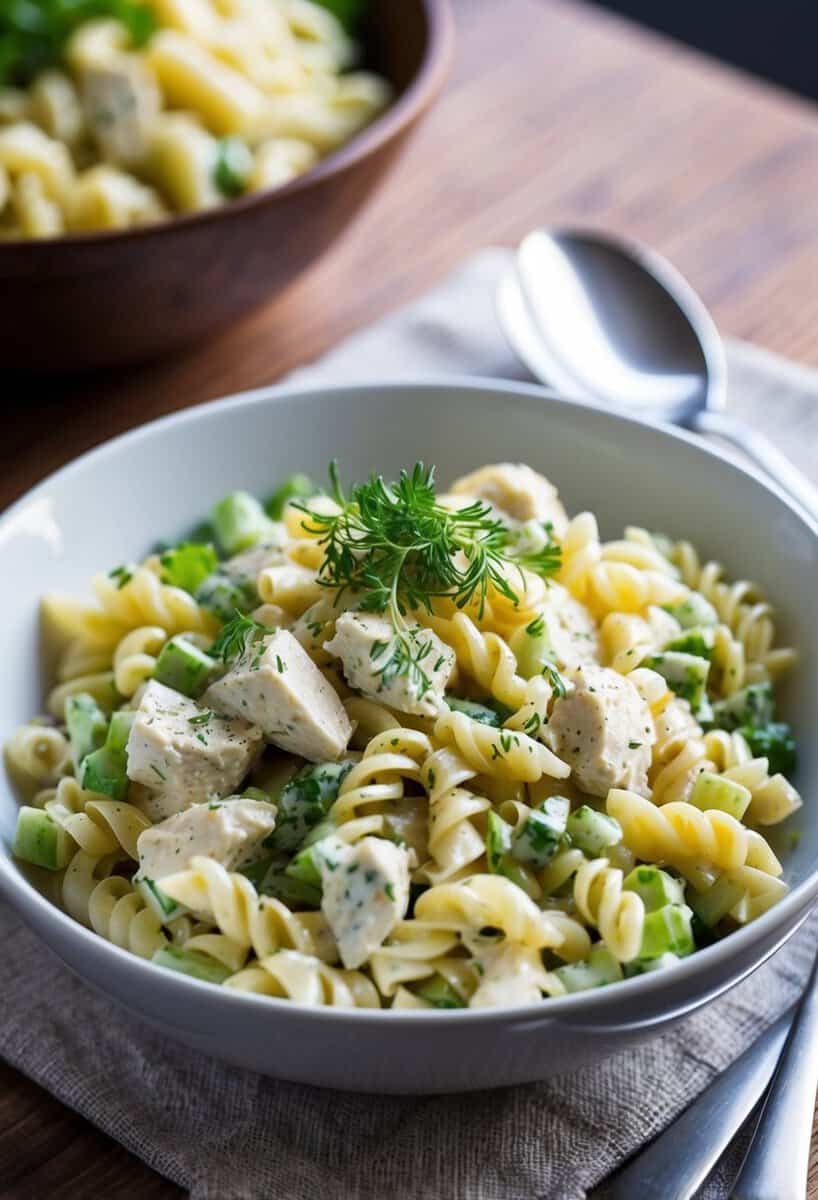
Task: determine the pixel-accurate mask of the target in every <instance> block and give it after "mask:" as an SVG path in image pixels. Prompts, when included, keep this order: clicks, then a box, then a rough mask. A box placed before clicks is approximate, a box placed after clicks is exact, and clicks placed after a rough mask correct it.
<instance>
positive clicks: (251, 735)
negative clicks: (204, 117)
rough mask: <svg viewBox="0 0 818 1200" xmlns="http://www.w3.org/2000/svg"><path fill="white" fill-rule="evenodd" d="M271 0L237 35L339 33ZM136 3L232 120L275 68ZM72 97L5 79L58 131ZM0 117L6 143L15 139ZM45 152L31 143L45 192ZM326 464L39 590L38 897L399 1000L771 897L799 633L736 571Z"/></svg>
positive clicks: (215, 118) (609, 954) (474, 986)
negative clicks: (781, 627)
mask: <svg viewBox="0 0 818 1200" xmlns="http://www.w3.org/2000/svg"><path fill="white" fill-rule="evenodd" d="M299 4H300V0H299V3H298V4H295V5H293V7H292V9H291V8H290V5H289V0H288V5H287V11H288V14H289V15H288V16H287V17H286V20H285V19H284V17H283V16H282V12H281V11H280V9H281V8H282V6H281V5H279V4H278V3H275V4H272V5H271V7H270V12H271V13H278V18H276V17H272V18H271V20H272V22H273V23H272V24H271V25H270V26H269V28H268V29H267V32H266V34H265V36H267V37H269V38H270V39H272V44H274V45H277V44H278V41H277V39H280V38H281V37H284V38H287V37H289V36H291V35H292V30H293V28H294V27H295V26H294V23H295V24H297V25H298V27H299V28H301V29H303V30H304V31H305V32H304V33H302V34H299V35H298V37H299V39H300V40H303V39H305V38H311V37H313V35H314V39H315V41H314V49H315V51H316V58H315V62H316V63H318V64H320V62H321V55H322V54H327V53H332V54H334V53H336V51H337V53H341V49H340V48H339V47H336V48H335V50H332V51H330V50H328V48H327V47H328V45H329V43H327V42H326V41H325V40H324V35H325V33H326V30H327V27H326V26H323V25H321V24H320V18H319V24H318V25H315V26H314V25H312V24H311V21H312V19H313V9H314V6H313V5H312V4H310V3H309V2H308V0H305V3H304V5H303V6H302V7H301V8H300V9H299ZM162 5H163V8H162V11H163V12H164V13H165V14H166V17H167V21H168V23H169V24H172V26H173V30H174V33H175V35H178V36H173V37H171V38H167V37H164V38H161V39H159V40H158V41H157V42H156V44H155V45H154V47H153V48H152V50H151V60H152V61H156V62H158V63H161V68H160V70H159V74H160V76H161V78H163V79H164V78H165V77H166V76H167V78H172V79H173V81H174V82H173V87H174V88H177V89H179V90H178V92H177V93H176V94H178V95H179V96H182V95H185V96H190V97H193V96H198V97H199V99H200V103H201V106H202V107H203V108H204V109H206V110H207V111H208V112H209V113H210V117H209V119H210V120H211V121H212V122H214V123H217V124H218V123H222V125H223V127H225V128H226V127H227V126H228V125H229V124H230V123H235V124H240V123H241V122H243V121H247V120H249V119H250V115H251V113H252V109H253V105H254V104H255V100H254V99H252V98H251V96H252V95H254V93H253V92H252V89H251V92H247V91H241V90H239V91H238V92H237V91H236V90H235V89H233V88H232V82H231V81H232V76H233V75H235V74H238V75H240V76H241V77H242V78H245V79H246V80H249V81H250V83H251V84H252V88H255V89H256V90H258V91H264V90H265V89H266V88H267V87H270V88H273V86H274V85H273V84H272V82H271V77H270V76H269V74H266V72H268V69H269V67H270V61H268V59H267V56H266V54H265V52H264V51H263V50H262V49H261V48H259V54H254V53H253V52H251V47H249V46H248V45H245V44H243V43H239V42H236V43H231V42H229V41H225V40H224V33H225V31H224V28H223V26H222V24H221V17H219V18H218V20H216V19H215V17H214V10H213V8H212V6H211V4H210V3H209V0H202V3H201V4H196V5H192V6H191V5H189V4H187V3H182V2H181V0H162ZM222 11H226V10H224V8H222V9H220V12H222ZM197 14H198V15H197ZM294 14H295V15H294ZM279 18H281V20H279ZM211 19H213V20H216V23H215V25H213V24H212V23H211ZM277 20H278V24H276V21H277ZM282 20H283V21H284V23H283V25H282V24H281V21H282ZM282 30H283V31H284V32H283V33H282ZM288 31H289V32H288ZM310 31H312V32H310ZM80 33H81V34H82V36H81V37H79V38H78V39H77V40H76V42H75V43H74V44H73V46H72V51H71V53H72V56H73V59H72V61H74V60H75V61H77V62H79V61H83V62H93V61H96V60H97V59H98V58H99V57H100V56H101V59H102V60H103V61H104V60H105V58H106V56H110V55H111V54H119V55H126V56H127V55H128V54H129V53H130V51H129V50H128V48H127V47H126V46H123V45H122V44H121V34H120V32H119V31H118V29H117V28H116V26H115V24H114V25H111V24H108V25H106V24H102V25H97V26H95V27H94V28H85V29H81V30H80ZM191 45H194V46H196V47H198V49H195V50H193V51H191ZM208 56H215V57H216V58H217V59H218V62H219V64H220V65H221V66H222V67H223V68H224V72H217V73H216V75H215V76H212V75H211V74H210V72H209V57H208ZM310 61H311V62H312V60H310ZM299 62H300V69H304V70H307V69H310V70H312V69H316V70H323V69H324V68H323V67H320V65H319V66H316V67H315V68H313V67H312V66H310V67H309V68H308V66H307V59H305V58H303V56H302V57H301V58H300V59H299ZM132 68H133V69H134V70H137V69H138V68H137V67H136V66H133V64H132ZM225 72H226V73H225ZM262 79H264V80H266V81H267V82H266V83H262V82H261V81H262ZM214 80H215V82H214ZM275 86H276V87H278V86H280V87H281V88H283V89H285V90H286V89H287V88H289V87H291V86H292V87H294V88H295V89H296V92H297V83H293V82H292V81H291V82H285V80H284V77H283V76H282V77H281V79H280V80H279V83H278V84H277V85H275ZM359 86H361V85H360V84H359V83H355V81H354V80H353V81H352V82H350V84H349V94H348V96H347V98H346V100H345V103H346V104H348V105H349V108H350V112H351V113H354V112H356V111H357V108H356V106H357V105H358V104H359V103H360V104H365V96H364V98H363V99H356V95H357V91H356V89H357V88H358V87H359ZM364 91H365V89H364ZM65 94H66V93H65V87H64V82H63V81H57V80H46V81H40V83H39V85H38V88H37V91H36V97H35V99H32V100H29V99H28V98H27V99H26V105H28V104H29V103H35V100H36V104H35V107H36V108H37V111H38V112H39V113H40V116H39V117H38V120H41V121H42V122H43V123H44V124H47V123H52V124H54V122H56V121H58V119H59V114H58V113H57V112H56V110H55V108H54V105H55V103H56V101H55V97H58V96H59V95H65ZM265 94H266V92H265ZM0 101H2V97H0ZM294 112H295V110H294V109H293V110H292V111H291V112H290V116H289V118H288V120H289V119H292V121H295V116H294V115H293V113H294ZM25 113H26V114H27V115H28V114H29V108H28V107H26V109H25ZM177 116H178V117H179V119H180V121H181V122H182V124H184V122H185V121H187V120H188V118H186V117H184V116H183V115H182V114H173V118H174V119H175V118H176V117H177ZM164 117H165V118H167V119H168V120H170V116H169V115H168V114H164ZM160 119H162V118H161V115H160ZM350 119H352V117H350ZM299 120H301V121H303V122H306V123H307V124H309V122H310V121H313V122H315V121H318V117H317V116H316V114H315V113H302V114H301V116H300V117H299ZM319 124H320V121H319ZM54 128H55V129H56V128H57V125H56V124H54ZM61 129H62V135H61V136H63V137H65V138H68V137H69V136H73V135H72V134H71V132H70V128H69V125H68V124H64V125H63V126H62V127H61ZM203 132H204V131H203V130H201V129H200V130H198V134H199V135H201V134H203ZM1 133H2V130H0V134H1ZM183 134H184V131H181V129H180V130H176V132H174V133H173V137H176V136H177V135H178V136H180V137H182V136H183ZM16 136H17V139H18V140H15V138H12V139H11V142H10V144H11V146H12V148H15V153H16V154H18V155H19V156H20V160H21V161H23V160H25V156H26V155H27V154H34V152H35V151H36V150H37V148H38V147H42V141H41V139H39V138H37V137H34V138H33V140H31V139H26V138H23V139H20V138H19V135H16ZM44 136H45V135H44ZM169 136H170V135H169ZM276 136H278V135H276V134H270V135H269V137H271V138H274V137H276ZM281 136H282V137H284V136H286V137H287V138H293V137H297V136H298V135H296V134H294V133H293V132H292V130H290V131H289V132H288V133H286V134H282V135H281ZM321 136H323V137H327V138H329V137H331V136H332V131H331V129H330V128H329V127H327V128H325V129H324V132H323V134H322V135H321ZM171 140H172V139H171ZM0 145H2V138H0ZM32 147H33V149H32ZM199 152H200V151H199V150H198V149H197V151H196V153H197V154H198V153H199ZM169 153H170V151H169ZM2 161H3V160H2V154H0V165H2ZM64 165H65V163H64V159H63V158H62V156H60V155H57V156H56V157H55V156H53V155H52V157H51V158H47V160H46V161H45V162H44V163H43V164H41V165H40V167H38V168H34V167H33V166H31V171H33V173H34V174H35V175H36V177H37V178H38V180H39V181H40V185H41V189H42V192H43V195H44V196H45V197H47V198H48V199H49V200H50V201H51V202H52V203H55V204H56V203H58V201H57V199H56V196H57V192H58V189H59V187H60V186H62V184H63V183H64V180H65V178H66V177H65V173H64V171H63V167H64ZM206 186H210V185H209V184H206V182H201V187H202V188H203V189H204V188H206ZM331 474H332V473H331ZM332 484H333V496H332V497H331V498H330V497H328V496H325V495H322V494H321V493H319V491H318V489H317V488H316V486H315V485H314V484H312V483H311V482H310V481H309V480H308V479H306V478H305V477H304V476H294V477H292V478H291V479H290V480H287V481H285V482H284V483H283V484H282V485H281V486H280V487H279V488H278V489H277V490H276V492H275V493H274V495H273V496H272V497H271V498H270V499H269V500H268V501H267V502H266V505H262V504H261V503H260V502H259V501H258V500H257V499H255V498H254V497H252V496H251V495H249V494H248V493H247V492H235V493H231V494H230V495H229V496H227V497H224V498H223V499H222V500H221V501H219V503H218V504H217V505H215V507H214V509H213V510H212V512H211V513H210V515H209V527H210V530H211V533H212V537H213V539H214V544H204V543H200V542H197V541H191V542H187V541H182V542H179V543H178V544H176V545H173V546H171V547H169V548H168V549H167V550H166V551H164V552H163V553H162V554H161V555H157V554H153V555H150V556H148V557H146V558H145V559H144V560H143V561H142V562H141V564H140V565H138V566H127V565H126V566H122V567H119V568H116V569H115V570H113V571H111V572H109V573H108V574H107V575H106V574H102V575H98V576H96V577H95V579H94V580H93V581H92V587H93V590H94V593H95V595H96V601H97V602H96V604H95V605H91V604H86V603H84V602H81V601H77V600H74V599H72V598H69V597H63V596H51V597H48V598H47V599H46V600H45V602H44V604H43V616H44V624H45V631H46V634H47V638H48V641H49V643H50V644H51V643H53V645H51V649H52V658H53V660H54V666H53V674H54V681H53V685H52V688H51V690H50V692H49V693H48V695H47V698H46V710H47V711H48V713H49V714H50V715H49V716H48V717H46V718H36V719H35V720H34V721H32V722H30V723H29V724H27V725H23V726H21V727H20V728H19V729H18V730H17V731H16V732H13V733H12V734H11V736H10V737H9V739H8V742H7V744H6V760H7V763H8V765H9V767H10V769H11V771H12V774H13V775H14V776H15V778H16V780H17V782H18V783H19V785H20V787H21V790H22V792H23V794H24V797H25V803H24V804H23V806H22V807H21V809H20V814H19V819H18V825H17V830H16V833H15V842H14V852H15V854H16V855H17V857H18V858H19V859H20V860H21V861H23V862H26V863H28V864H29V865H30V866H31V867H34V868H37V869H38V870H37V871H36V872H34V873H33V875H32V878H35V877H36V879H37V881H38V885H39V886H42V887H43V888H44V889H45V891H46V893H47V894H48V895H49V897H50V898H53V899H54V901H55V903H59V904H61V905H62V906H63V908H64V909H65V910H66V911H67V912H68V913H69V914H70V915H71V916H72V917H73V918H74V919H76V920H77V921H79V922H81V923H83V924H84V925H85V926H87V927H88V928H89V929H91V930H93V931H94V932H96V933H97V934H98V935H99V936H100V937H103V938H105V939H107V940H108V941H110V942H111V943H113V944H114V945H116V946H119V947H121V948H123V949H125V950H128V951H129V952H131V953H133V954H136V955H138V956H141V957H143V958H147V959H151V960H152V961H153V962H154V963H155V964H156V965H157V966H158V967H162V968H164V969H167V970H177V971H181V972H183V973H185V974H188V975H190V976H193V977H195V978H198V979H200V980H203V981H205V982H206V983H209V984H213V985H219V986H224V987H228V988H231V989H233V990H237V991H246V992H251V993H255V994H257V995H260V996H268V997H271V998H274V999H281V1000H289V1001H292V1002H295V1003H301V1004H306V1005H330V1006H339V1007H347V1008H352V1007H364V1008H367V1007H373V1008H374V1007H383V1008H391V1009H395V1010H397V1011H400V1010H403V1009H415V1010H426V1009H428V1010H437V1009H458V1008H465V1007H474V1008H479V1007H485V1006H495V1005H506V1006H522V1005H529V1004H537V1003H541V1002H546V1003H547V1002H548V1000H549V998H551V997H555V996H562V995H565V994H567V993H570V992H572V991H576V990H580V989H583V988H590V987H597V986H602V985H607V984H611V983H614V982H616V981H617V980H619V979H622V978H627V977H630V976H632V975H635V974H639V973H641V972H643V971H645V970H652V969H655V968H657V967H662V968H664V967H665V966H667V965H668V964H672V963H673V962H674V961H676V959H678V958H680V957H682V956H684V955H687V954H690V953H693V952H694V951H695V950H696V949H697V939H699V944H701V942H702V940H704V941H709V940H711V939H712V938H713V937H715V936H724V935H727V934H729V933H730V932H731V930H733V929H735V928H737V927H738V926H741V925H743V924H746V923H747V922H748V921H751V920H754V919H756V918H757V917H759V916H761V915H762V914H763V913H765V912H766V911H767V910H768V909H769V908H770V907H771V906H772V905H773V904H775V903H776V901H777V900H779V899H780V897H781V896H782V895H783V894H784V893H785V891H786V884H785V883H784V882H783V879H782V875H783V871H782V866H781V864H780V863H779V861H778V859H777V857H776V855H775V854H774V852H773V850H772V848H771V846H770V845H769V843H768V842H767V840H766V838H765V837H764V836H763V831H764V830H765V829H766V828H767V827H768V826H771V825H775V824H778V823H779V822H781V821H784V820H786V819H787V818H790V817H792V815H793V814H794V813H796V811H797V809H798V808H799V806H800V804H801V799H800V797H799V795H798V792H797V790H796V788H795V785H794V784H793V783H792V782H790V778H789V776H790V775H791V774H792V772H793V769H794V767H795V741H794V735H793V733H792V730H791V729H790V727H789V726H788V725H787V724H786V723H784V722H782V721H780V720H778V719H777V715H776V712H775V700H774V693H773V680H774V677H775V675H776V674H777V673H778V672H779V670H781V669H783V667H784V666H786V665H788V663H789V662H790V661H791V659H792V654H791V652H789V651H781V650H778V649H776V647H775V642H774V627H773V620H772V610H771V609H770V607H769V605H768V604H767V602H766V601H765V600H763V598H762V597H761V593H760V592H759V591H758V589H757V588H755V587H754V586H753V585H751V584H749V583H741V582H740V583H737V584H730V583H729V582H728V581H727V580H726V579H725V578H724V574H723V572H722V570H721V568H719V567H716V566H715V565H713V564H709V565H707V566H705V567H702V566H701V564H700V562H699V560H698V558H697V556H696V553H695V551H694V550H693V549H692V548H691V547H689V546H688V545H687V544H686V543H676V544H674V543H671V542H668V541H667V540H666V539H664V538H662V537H660V536H659V535H654V534H650V533H648V532H646V531H645V530H642V529H638V528H635V527H631V528H628V529H627V530H626V532H625V537H624V538H623V539H621V540H617V541H608V542H603V541H602V540H601V538H600V535H599V530H598V528H597V524H596V519H595V517H594V516H593V515H592V514H590V513H581V514H580V515H579V516H576V517H574V518H573V519H572V520H569V519H568V517H567V515H566V514H565V513H564V511H563V510H562V507H561V505H560V502H559V499H558V497H557V496H556V492H555V490H554V488H553V487H552V486H551V485H550V484H549V483H548V481H547V480H545V479H544V478H543V477H542V476H539V475H537V473H536V472H534V471H531V470H530V468H524V467H521V466H519V465H514V464H495V465H494V466H489V467H487V468H484V469H483V470H481V471H478V472H476V473H474V474H473V475H471V476H466V477H465V478H464V479H463V480H460V481H458V482H457V483H456V484H455V486H454V487H453V489H452V491H451V493H449V494H446V495H443V496H441V497H439V496H438V495H437V493H436V491H435V488H434V478H433V473H432V472H431V471H429V470H427V469H426V468H424V467H422V466H421V465H417V466H416V467H415V468H414V469H413V470H412V471H411V472H404V473H402V474H401V476H400V477H399V479H398V480H397V481H395V482H394V483H389V484H387V483H385V482H384V480H383V479H381V478H380V477H379V476H373V477H372V478H371V479H370V480H369V481H368V482H367V483H365V484H361V485H358V486H356V487H354V488H352V489H351V490H349V491H347V492H345V491H344V490H343V489H342V488H341V487H340V484H339V482H338V480H337V479H336V478H335V476H334V475H333V476H332ZM302 504H303V506H304V507H303V508H302V507H301V505H302ZM512 510H513V511H512ZM703 928H706V929H707V931H708V932H707V934H706V937H705V938H704V939H702V937H701V931H702V929H703Z"/></svg>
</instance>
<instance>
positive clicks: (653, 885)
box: [622, 866, 685, 912]
mask: <svg viewBox="0 0 818 1200" xmlns="http://www.w3.org/2000/svg"><path fill="white" fill-rule="evenodd" d="M622 886H623V887H624V888H625V890H626V891H628V892H636V894H637V896H640V897H641V899H642V902H643V904H644V905H645V908H646V909H647V911H648V912H655V910H656V909H658V908H664V907H665V905H666V904H684V899H685V890H684V884H683V883H682V882H681V881H680V880H679V879H674V878H673V876H672V875H668V873H667V871H663V870H661V869H660V868H659V867H653V866H641V867H634V868H633V870H632V871H631V872H630V873H629V874H628V875H627V876H626V877H625V882H624V883H623V885H622Z"/></svg>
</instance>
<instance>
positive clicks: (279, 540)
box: [221, 521, 287, 585]
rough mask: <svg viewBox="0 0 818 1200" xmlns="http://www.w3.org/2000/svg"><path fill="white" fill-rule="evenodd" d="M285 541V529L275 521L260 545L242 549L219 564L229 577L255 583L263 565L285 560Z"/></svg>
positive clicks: (268, 565) (267, 565)
mask: <svg viewBox="0 0 818 1200" xmlns="http://www.w3.org/2000/svg"><path fill="white" fill-rule="evenodd" d="M286 541H287V530H286V529H285V528H284V525H283V524H282V523H281V522H280V521H277V522H276V523H275V526H274V529H273V530H271V535H270V537H268V538H265V540H264V542H262V543H261V544H260V545H258V546H253V547H252V548H251V549H250V550H242V552H241V554H234V555H233V557H232V558H228V559H227V561H226V562H223V563H222V564H221V570H222V571H224V573H225V575H229V576H230V578H231V579H236V580H238V581H240V582H249V583H252V584H253V585H255V582H256V580H257V579H258V577H259V573H260V572H261V571H263V569H264V568H265V567H270V566H272V565H273V564H274V563H281V562H284V561H285V558H286V555H285V554H284V545H285V543H286Z"/></svg>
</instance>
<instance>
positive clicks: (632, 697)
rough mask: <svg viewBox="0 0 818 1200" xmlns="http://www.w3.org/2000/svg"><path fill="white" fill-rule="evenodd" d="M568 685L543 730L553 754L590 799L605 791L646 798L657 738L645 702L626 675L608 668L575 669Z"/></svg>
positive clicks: (605, 794) (606, 792) (604, 794)
mask: <svg viewBox="0 0 818 1200" xmlns="http://www.w3.org/2000/svg"><path fill="white" fill-rule="evenodd" d="M573 683H574V686H573V689H572V691H571V692H570V693H569V694H568V695H567V696H565V697H563V698H562V699H560V700H557V702H556V703H555V705H554V711H553V713H552V714H551V720H550V722H549V725H548V728H549V736H550V741H551V745H552V748H553V750H554V751H555V753H556V754H558V755H559V757H560V758H561V759H563V760H564V761H565V762H567V763H569V764H570V765H571V769H572V771H573V776H574V779H575V780H576V782H577V784H578V785H579V786H580V787H581V788H582V789H583V791H586V792H588V793H590V795H592V796H601V797H604V796H607V794H608V791H609V789H610V788H627V789H629V790H630V791H634V792H638V793H639V795H641V796H647V795H649V794H650V792H649V788H648V767H649V766H650V758H651V746H652V745H653V743H654V741H655V740H656V734H655V732H654V728H653V718H652V717H651V714H650V710H649V708H648V706H647V704H646V703H645V701H644V700H643V699H642V697H641V696H640V695H639V693H638V692H637V690H636V688H635V687H634V685H633V684H632V683H631V682H630V680H629V679H628V678H627V677H626V676H624V675H619V674H617V672H616V671H612V670H610V669H609V668H608V667H595V666H584V667H580V668H579V669H578V670H577V671H576V672H575V674H574V676H573Z"/></svg>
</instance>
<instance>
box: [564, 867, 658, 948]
mask: <svg viewBox="0 0 818 1200" xmlns="http://www.w3.org/2000/svg"><path fill="white" fill-rule="evenodd" d="M574 900H575V901H576V905H577V909H578V910H579V912H580V914H581V916H582V917H583V918H584V920H586V921H588V922H589V924H591V925H596V927H597V929H598V930H599V932H600V934H601V935H602V940H603V941H604V942H605V945H606V946H607V947H608V949H609V950H610V951H611V953H612V954H613V955H614V957H615V958H617V959H618V960H619V962H631V961H632V960H633V959H634V958H636V956H637V954H638V953H639V948H640V946H641V944H642V930H643V928H644V924H645V906H644V904H643V903H642V900H641V897H639V896H637V895H636V893H635V892H626V891H623V888H622V872H621V871H620V870H618V869H617V868H616V867H612V866H611V865H610V863H609V862H608V860H607V859H605V858H595V859H592V860H591V861H590V862H583V863H582V865H581V866H580V868H579V870H578V871H577V873H576V876H575V878H574Z"/></svg>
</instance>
